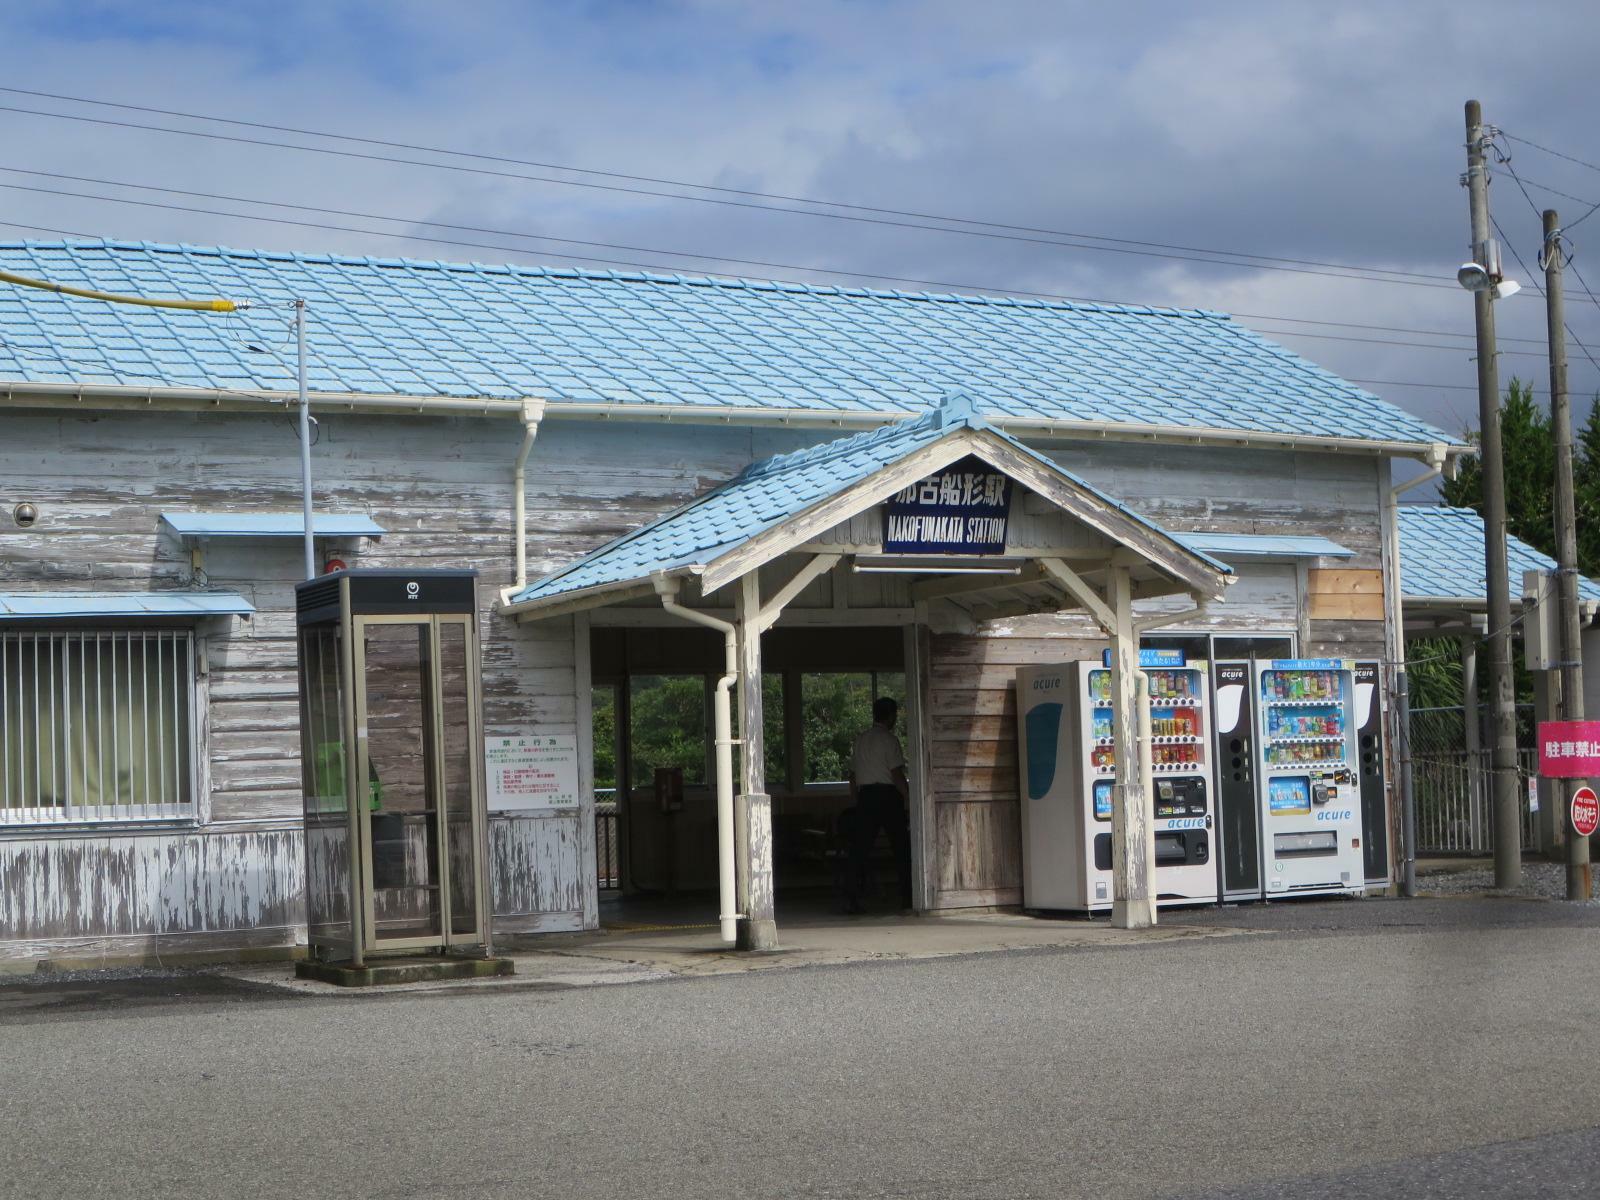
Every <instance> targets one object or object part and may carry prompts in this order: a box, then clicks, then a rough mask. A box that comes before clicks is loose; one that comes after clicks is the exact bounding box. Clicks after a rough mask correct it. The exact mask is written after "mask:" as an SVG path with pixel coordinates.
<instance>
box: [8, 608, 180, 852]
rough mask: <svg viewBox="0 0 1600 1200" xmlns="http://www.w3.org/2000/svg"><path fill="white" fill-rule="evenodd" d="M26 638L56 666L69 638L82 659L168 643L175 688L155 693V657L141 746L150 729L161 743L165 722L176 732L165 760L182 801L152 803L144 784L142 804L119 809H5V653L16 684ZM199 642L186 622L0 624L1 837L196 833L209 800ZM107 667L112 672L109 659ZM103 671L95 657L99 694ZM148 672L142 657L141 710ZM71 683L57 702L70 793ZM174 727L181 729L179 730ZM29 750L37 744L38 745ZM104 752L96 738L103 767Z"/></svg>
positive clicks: (97, 699)
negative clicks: (91, 651)
mask: <svg viewBox="0 0 1600 1200" xmlns="http://www.w3.org/2000/svg"><path fill="white" fill-rule="evenodd" d="M30 639H31V640H32V643H33V645H34V646H35V649H36V651H37V647H38V645H39V643H40V642H41V641H42V640H44V639H48V640H49V644H50V647H51V649H50V655H51V661H52V663H54V662H55V661H56V659H57V656H58V655H60V654H62V652H63V650H62V648H66V647H70V646H71V645H72V644H73V640H74V639H75V640H76V644H77V646H78V649H79V654H80V655H81V654H82V653H83V648H84V646H85V645H86V644H87V645H92V646H95V647H98V646H100V645H101V644H103V643H104V642H105V641H107V640H109V641H110V643H111V644H112V645H113V646H115V645H116V644H117V642H118V640H119V639H127V643H128V646H129V649H128V653H129V654H130V655H131V654H134V653H140V654H146V655H147V654H148V649H149V647H150V646H151V645H152V644H154V645H156V646H158V647H159V646H160V645H161V643H162V642H164V641H170V642H172V643H174V648H173V650H172V654H173V683H174V686H175V689H176V690H175V691H174V693H173V694H172V695H171V696H166V695H164V694H162V689H161V687H160V678H161V677H162V673H161V670H160V665H159V659H158V663H157V666H156V668H155V669H156V672H157V695H156V697H155V704H156V706H157V707H156V709H155V710H154V711H153V712H152V713H151V715H147V716H145V717H143V718H142V720H143V721H144V731H143V732H144V739H145V740H146V742H148V739H149V738H150V735H151V733H152V730H153V729H154V730H161V731H162V732H160V733H159V734H158V735H157V736H158V737H161V738H165V737H166V736H167V734H166V733H165V730H166V728H167V725H168V723H169V722H171V727H172V731H173V733H174V734H177V733H179V732H180V731H181V734H182V737H181V740H180V744H179V746H178V748H177V749H176V750H175V752H174V754H173V757H172V759H171V765H172V766H173V768H174V773H173V776H172V783H171V787H172V789H173V792H172V794H176V795H178V796H180V797H185V798H184V799H180V800H179V801H177V802H176V803H163V802H157V803H151V801H150V800H149V791H148V788H149V784H148V783H147V784H146V799H145V800H143V801H140V802H134V803H117V804H111V805H106V804H101V805H97V806H95V807H93V808H92V809H91V808H88V807H87V806H81V807H79V808H78V809H76V810H75V809H74V808H73V807H72V806H71V805H70V803H69V804H68V805H67V806H63V807H54V806H50V807H40V806H34V807H26V808H25V807H20V806H18V807H10V806H9V805H8V804H7V803H6V802H7V801H8V800H9V796H8V793H7V791H6V790H5V789H7V788H8V787H9V785H10V780H9V775H8V774H7V768H8V765H9V764H8V760H9V756H10V754H11V745H10V737H11V733H12V730H13V727H12V726H11V725H10V724H9V723H8V722H7V721H6V720H5V710H6V708H8V707H9V704H10V702H11V700H12V698H11V696H10V695H9V691H8V690H7V689H9V685H10V681H11V676H10V670H11V655H12V654H13V653H16V654H18V655H19V665H18V667H17V671H18V678H19V679H20V677H21V670H22V667H21V665H20V654H21V653H22V651H21V647H22V646H23V645H25V644H26V643H27V642H28V641H29V640H30ZM202 640H203V635H202V634H201V632H200V630H198V629H197V628H195V627H194V626H193V625H188V624H168V623H159V622H139V623H128V622H125V621H104V622H92V623H82V622H79V623H74V624H56V623H53V622H37V623H36V622H28V623H22V622H15V623H13V622H6V623H4V624H3V625H0V837H7V836H14V835H16V834H18V833H25V832H30V831H39V830H46V831H48V830H66V829H74V830H78V829H88V830H92V829H96V828H107V827H110V828H117V829H127V828H130V827H140V826H158V827H167V828H170V827H172V826H183V827H196V826H199V825H201V824H202V823H203V821H204V819H205V816H204V815H205V811H206V801H207V797H205V796H203V795H202V794H201V791H202V788H203V786H204V784H205V779H206V775H205V772H204V771H203V770H202V763H203V755H204V754H205V753H206V747H205V746H203V745H202V742H201V739H202V732H203V730H204V728H205V722H204V721H203V720H202V711H201V708H202V704H203V703H204V702H205V698H204V693H203V686H202V680H201V674H200V670H199V664H200V662H201V661H202V659H201V655H202V654H203V647H202ZM158 653H160V651H158ZM114 654H115V651H113V655H114ZM112 661H113V667H114V663H115V659H114V657H113V660H112ZM103 670H104V668H102V667H101V666H100V664H99V662H98V659H97V665H96V671H95V675H94V679H95V682H96V684H97V686H98V687H101V688H103V687H104V686H105V678H106V676H105V675H104V674H102V672H103ZM150 671H151V667H150V664H149V662H148V658H145V659H143V661H142V662H141V672H142V673H143V675H144V681H143V683H142V684H141V687H140V690H139V701H140V706H141V707H142V708H144V709H146V710H147V711H150V703H151V700H152V697H151V695H150V692H149V681H150V674H149V673H150ZM78 678H79V680H80V681H86V680H87V679H88V678H90V676H89V675H88V674H87V667H86V666H84V665H82V664H80V670H79V672H78ZM53 680H54V676H52V683H51V685H50V686H51V689H52V691H54V689H55V686H56V685H55V683H54V682H53ZM37 682H38V681H37V680H35V691H37ZM70 685H71V678H70V676H68V677H66V678H65V679H64V683H63V692H62V696H63V697H64V707H65V711H66V720H67V728H68V731H69V732H68V733H67V734H66V737H67V738H68V739H69V741H68V744H67V748H66V749H65V750H64V751H63V755H62V761H63V762H65V763H66V764H67V766H68V780H69V783H68V786H69V788H70V779H71V774H70V772H71V745H70V738H71V733H70V730H71V724H70V722H71V718H72V716H73V708H72V703H73V701H72V693H71V686H70ZM130 686H131V685H130ZM179 692H181V693H182V694H181V696H180V695H179V694H178V693H179ZM101 695H102V693H101V692H99V691H97V693H96V697H95V701H94V704H95V707H96V708H97V709H99V708H100V707H101V704H102V700H101ZM129 698H130V701H131V699H132V692H131V691H130V693H129ZM56 701H57V697H56V696H55V695H52V697H51V703H52V705H55V704H56ZM23 703H24V704H27V703H29V701H27V700H24V701H23ZM86 703H87V701H86V700H84V701H80V704H86ZM112 704H113V706H114V705H115V704H116V699H115V698H113V699H112ZM24 711H26V710H24ZM113 711H114V709H113ZM98 716H99V714H98V713H97V718H98ZM180 721H181V725H180V724H179V722H180ZM15 728H16V729H17V730H21V729H22V724H21V722H20V721H19V723H18V724H17V726H16V727H15ZM52 729H54V718H52ZM35 744H36V745H37V740H36V743H35ZM81 745H82V743H80V746H81ZM103 749H104V745H103V743H101V742H100V741H99V739H98V738H97V739H96V752H97V761H99V762H100V763H101V764H102V766H103V765H104V762H105V760H104V758H103V757H100V756H99V755H100V752H101V751H103ZM51 752H52V757H53V756H54V752H55V751H54V748H53V747H52V751H51ZM113 752H114V750H113ZM36 754H37V752H36ZM166 766H167V760H166V759H165V756H163V761H162V764H161V769H163V770H164V769H165V767H166ZM147 769H148V764H147ZM35 770H36V771H37V765H36V766H35ZM54 773H55V767H54V766H52V769H51V774H52V777H53V776H54ZM162 778H163V789H165V788H166V787H167V784H166V782H165V776H163V777H162Z"/></svg>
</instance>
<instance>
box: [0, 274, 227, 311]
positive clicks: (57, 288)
mask: <svg viewBox="0 0 1600 1200" xmlns="http://www.w3.org/2000/svg"><path fill="white" fill-rule="evenodd" d="M0 283H14V284H16V285H17V286H19V287H31V288H40V289H42V290H43V291H46V292H59V293H61V294H62V295H63V296H82V297H83V298H84V299H86V300H104V301H106V302H108V303H110V304H138V305H141V306H142V307H144V308H181V309H186V310H188V311H190V312H224V313H226V312H238V311H239V310H240V309H241V308H249V307H250V302H249V301H248V300H239V301H233V300H150V299H147V298H146V297H144V296H119V295H117V294H116V293H115V292H96V291H94V290H92V289H90V288H77V287H68V286H67V285H66V284H64V283H51V282H49V281H48V280H45V279H29V278H28V277H27V276H26V275H13V274H12V273H11V272H10V271H0Z"/></svg>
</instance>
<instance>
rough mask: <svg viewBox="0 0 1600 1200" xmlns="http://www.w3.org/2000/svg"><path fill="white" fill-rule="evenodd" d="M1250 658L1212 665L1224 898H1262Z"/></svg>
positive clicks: (1215, 851)
mask: <svg viewBox="0 0 1600 1200" xmlns="http://www.w3.org/2000/svg"><path fill="white" fill-rule="evenodd" d="M1250 666H1251V664H1250V663H1249V662H1248V661H1243V662H1216V663H1213V664H1212V665H1211V709H1212V714H1213V724H1214V726H1215V728H1216V739H1215V742H1214V750H1215V754H1216V758H1215V763H1216V777H1217V793H1216V810H1217V812H1216V833H1215V836H1214V837H1213V839H1212V851H1211V853H1212V857H1214V858H1215V859H1216V863H1217V892H1218V895H1219V896H1220V897H1221V898H1222V900H1223V901H1224V902H1237V901H1243V900H1259V899H1261V897H1262V896H1263V895H1264V894H1265V888H1264V886H1263V884H1262V880H1261V799H1260V796H1259V795H1258V794H1257V791H1256V753H1255V745H1256V706H1255V689H1254V679H1253V677H1252V674H1251V670H1250Z"/></svg>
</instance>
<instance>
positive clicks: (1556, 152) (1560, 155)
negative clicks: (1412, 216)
mask: <svg viewBox="0 0 1600 1200" xmlns="http://www.w3.org/2000/svg"><path fill="white" fill-rule="evenodd" d="M5 90H8V89H4V88H0V91H5ZM1500 136H1501V137H1503V138H1505V139H1506V140H1507V141H1512V142H1521V143H1522V144H1523V145H1524V146H1530V147H1532V148H1533V149H1535V150H1542V151H1544V153H1546V154H1551V155H1554V156H1555V157H1556V158H1564V159H1566V160H1567V161H1568V162H1570V163H1577V164H1578V165H1579V166H1580V167H1588V168H1589V170H1591V171H1600V166H1597V165H1595V164H1594V163H1592V162H1585V161H1584V160H1583V159H1581V158H1574V157H1573V156H1572V155H1570V154H1563V153H1562V152H1561V151H1560V150H1552V149H1551V148H1550V147H1549V146H1541V145H1540V144H1539V143H1538V142H1535V141H1532V140H1531V139H1529V138H1525V137H1518V136H1517V135H1516V134H1514V133H1507V132H1506V131H1505V130H1504V129H1502V130H1501V131H1500Z"/></svg>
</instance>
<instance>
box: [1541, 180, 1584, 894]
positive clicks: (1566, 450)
mask: <svg viewBox="0 0 1600 1200" xmlns="http://www.w3.org/2000/svg"><path fill="white" fill-rule="evenodd" d="M1541 255H1542V257H1543V259H1544V263H1543V265H1544V305H1545V319H1546V320H1547V321H1548V323H1549V328H1550V332H1549V343H1550V425H1551V428H1552V429H1553V430H1554V432H1555V441H1556V598H1557V600H1558V602H1559V603H1560V606H1561V611H1560V612H1559V613H1558V614H1557V616H1558V619H1559V620H1560V622H1561V625H1560V631H1561V636H1560V639H1559V640H1560V646H1561V662H1560V678H1561V702H1560V714H1559V715H1560V718H1561V720H1563V721H1581V720H1583V642H1582V640H1581V638H1582V634H1581V633H1580V632H1579V625H1578V525H1577V515H1576V506H1575V504H1574V501H1573V496H1572V404H1571V401H1570V400H1569V398H1568V396H1567V338H1566V331H1567V327H1566V315H1565V313H1564V311H1563V307H1564V304H1565V298H1564V297H1563V295H1562V291H1561V265H1562V264H1561V221H1560V219H1559V218H1558V217H1557V216H1556V211H1555V209H1553V208H1547V209H1545V210H1544V249H1543V250H1542V251H1541ZM1582 782H1583V781H1582V780H1580V779H1563V780H1562V781H1561V811H1562V813H1563V819H1564V820H1565V821H1566V823H1567V826H1566V832H1567V836H1566V842H1567V899H1568V900H1588V899H1589V839H1588V838H1586V837H1583V836H1581V835H1580V834H1579V833H1578V831H1577V830H1576V829H1574V828H1573V827H1572V794H1573V793H1574V792H1576V791H1577V790H1578V786H1579V784H1581V783H1582Z"/></svg>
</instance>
